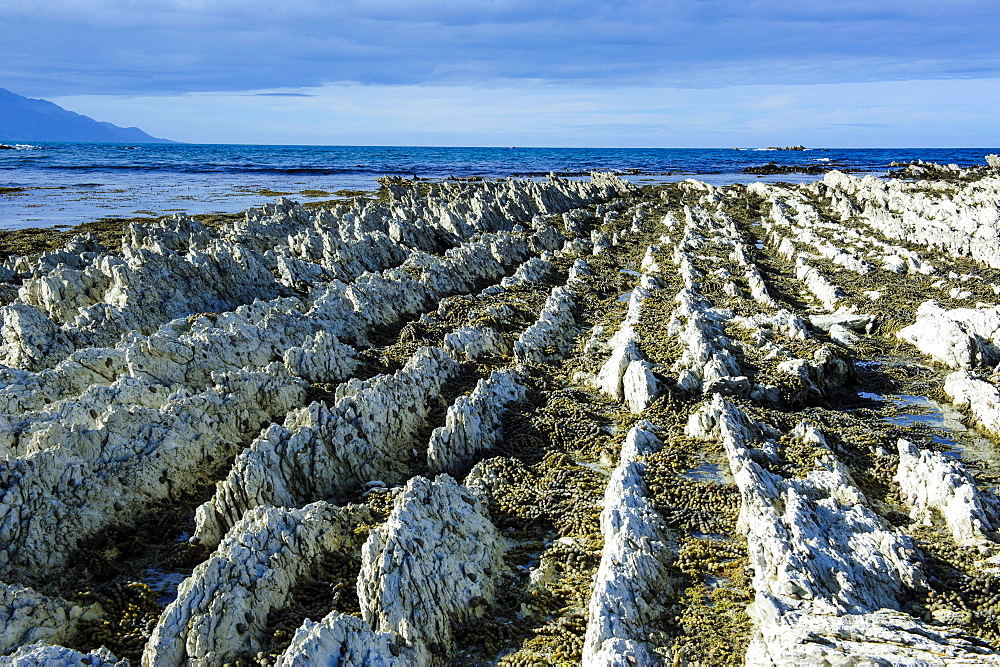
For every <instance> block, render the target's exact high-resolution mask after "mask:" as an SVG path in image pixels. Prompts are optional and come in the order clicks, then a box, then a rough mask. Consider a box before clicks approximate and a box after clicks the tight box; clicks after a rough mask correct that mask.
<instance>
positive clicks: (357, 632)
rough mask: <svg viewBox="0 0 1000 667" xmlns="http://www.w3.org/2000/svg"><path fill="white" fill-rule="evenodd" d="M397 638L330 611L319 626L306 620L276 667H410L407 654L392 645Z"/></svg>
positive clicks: (398, 646) (389, 633)
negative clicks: (375, 666) (354, 666)
mask: <svg viewBox="0 0 1000 667" xmlns="http://www.w3.org/2000/svg"><path fill="white" fill-rule="evenodd" d="M397 637H398V635H396V633H394V632H373V631H372V629H371V628H370V627H368V625H367V624H366V623H365V622H364V621H362V620H361V619H360V618H357V617H356V616H348V615H347V614H342V613H340V612H338V611H332V612H330V613H329V614H328V615H327V616H326V618H324V619H323V620H322V621H321V622H319V623H316V622H314V621H311V620H309V619H306V621H305V623H303V624H302V625H301V626H300V627H299V629H298V630H296V631H295V636H294V637H292V643H291V645H289V647H288V648H287V649H285V652H284V653H282V654H281V656H280V657H279V658H278V661H277V667H312V665H330V666H335V667H336V666H341V665H342V666H343V667H347V666H348V665H378V666H379V667H406V665H411V664H413V663H412V662H411V661H410V654H409V651H407V650H405V649H403V648H401V647H400V645H399V644H397V643H396V638H397Z"/></svg>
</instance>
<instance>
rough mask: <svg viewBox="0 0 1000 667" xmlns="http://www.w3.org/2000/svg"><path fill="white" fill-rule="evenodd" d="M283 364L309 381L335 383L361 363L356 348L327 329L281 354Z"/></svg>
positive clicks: (347, 376)
mask: <svg viewBox="0 0 1000 667" xmlns="http://www.w3.org/2000/svg"><path fill="white" fill-rule="evenodd" d="M284 361H285V367H286V368H287V369H288V372H290V373H291V374H293V375H297V376H299V377H300V378H302V379H304V380H305V381H306V382H310V383H334V382H340V381H342V380H346V379H347V378H349V377H350V376H351V375H352V374H353V373H354V372H355V371H356V370H357V368H358V366H360V365H361V361H360V360H359V359H358V358H357V355H356V353H355V350H354V348H353V347H351V346H350V345H345V344H343V343H341V342H340V341H339V340H337V337H336V336H334V335H333V334H330V333H327V332H326V331H317V332H316V333H315V334H313V335H312V336H310V337H309V338H307V339H306V340H305V341H304V342H303V344H302V345H301V346H296V347H292V348H289V349H288V350H286V351H285V354H284Z"/></svg>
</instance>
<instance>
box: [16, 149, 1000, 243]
mask: <svg viewBox="0 0 1000 667" xmlns="http://www.w3.org/2000/svg"><path fill="white" fill-rule="evenodd" d="M10 145H13V144H10ZM998 152H1000V149H996V148H974V149H970V148H961V149H958V148H920V149H914V148H899V149H881V148H880V149H824V148H810V149H807V150H804V151H775V150H767V149H763V148H752V147H751V148H745V149H739V150H737V149H716V148H711V149H701V148H518V147H504V148H434V147H400V146H247V145H225V144H220V145H205V144H135V145H128V144H102V143H35V144H31V145H19V146H18V148H17V149H16V150H0V229H21V228H26V227H52V226H57V225H70V226H72V225H76V224H80V223H83V222H90V221H93V220H98V219H101V218H109V217H113V218H129V217H137V216H161V215H169V214H171V213H174V212H178V211H181V212H185V213H191V214H195V213H235V212H238V211H242V210H244V209H246V208H248V207H250V206H257V205H260V204H263V203H265V202H268V201H273V200H274V199H275V198H277V197H278V196H281V194H285V195H287V196H289V197H291V198H292V199H296V200H298V201H302V202H307V201H317V200H323V199H330V198H333V197H335V196H336V195H334V194H333V193H336V192H337V191H342V190H372V189H375V188H377V187H378V184H377V183H376V181H375V179H376V178H377V177H378V176H381V175H383V174H395V175H399V176H404V177H407V178H412V177H419V178H423V179H432V180H440V179H448V178H468V177H472V176H478V177H481V178H504V177H529V178H540V177H544V175H545V174H547V173H549V172H556V173H558V174H561V175H564V176H568V177H571V178H578V177H584V176H586V175H587V174H588V173H589V172H591V171H613V172H616V173H619V174H621V175H622V176H623V177H624V178H627V179H628V180H630V181H632V182H635V183H639V184H641V183H645V182H662V181H677V180H683V179H685V178H697V179H699V180H704V181H707V182H709V183H713V184H716V185H723V184H728V183H734V182H741V183H747V182H753V181H757V180H763V181H768V182H773V181H787V182H800V181H809V180H814V179H816V178H821V176H815V175H806V174H788V175H778V176H763V177H759V176H753V175H751V174H746V173H741V172H742V171H743V170H744V169H745V168H747V167H754V166H760V165H763V164H765V163H768V162H775V163H777V164H779V165H797V166H809V165H821V166H837V167H839V168H846V169H849V170H853V171H856V172H858V171H860V172H867V173H872V174H874V175H876V176H882V175H885V172H886V169H887V167H888V165H889V163H890V162H893V161H897V162H908V161H911V160H924V161H932V162H938V163H942V164H958V165H961V166H969V165H973V164H984V160H983V156H984V155H986V154H988V153H998ZM11 188H14V189H19V190H14V191H11V190H10V189H11Z"/></svg>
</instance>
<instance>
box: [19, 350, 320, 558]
mask: <svg viewBox="0 0 1000 667" xmlns="http://www.w3.org/2000/svg"><path fill="white" fill-rule="evenodd" d="M214 380H215V385H214V386H213V387H212V388H211V389H209V390H208V391H205V392H202V393H200V394H195V395H193V396H192V395H189V394H187V393H186V392H183V391H178V392H176V393H175V394H174V395H171V396H170V397H168V400H166V401H165V402H164V403H162V405H160V406H159V407H155V406H156V403H154V404H153V405H154V407H144V406H141V405H137V404H130V405H111V406H104V405H100V404H99V403H94V404H92V405H93V406H94V407H91V408H90V410H92V413H91V412H90V411H86V412H80V411H78V412H77V413H76V414H77V415H78V416H79V417H80V419H82V420H88V419H93V420H95V421H94V422H93V424H94V425H93V426H88V425H87V424H86V423H85V421H84V422H80V423H76V424H74V423H69V424H67V425H66V426H65V427H63V426H62V425H60V424H53V425H52V427H51V428H49V429H47V430H45V431H41V432H39V433H38V435H37V436H36V438H40V437H45V438H49V439H51V446H48V445H47V446H44V447H37V446H36V447H35V448H34V451H31V452H30V453H27V454H26V455H25V456H21V457H18V458H14V459H11V460H8V461H6V462H5V463H4V465H3V466H2V467H0V482H2V484H0V489H2V490H0V506H3V507H9V508H10V510H9V511H7V512H6V513H5V515H3V516H0V574H4V573H9V572H12V571H14V570H16V571H17V572H18V574H19V576H21V577H44V576H45V575H46V574H47V573H48V572H51V571H52V570H53V569H54V568H58V567H61V566H63V565H64V564H65V562H66V558H67V557H68V555H69V553H70V552H71V550H72V549H74V548H75V545H76V542H77V540H79V539H81V538H85V537H88V536H90V535H92V534H94V533H96V532H97V531H99V530H101V529H102V528H104V527H106V526H109V525H111V524H114V523H119V522H121V523H124V522H128V521H131V520H133V519H134V517H136V516H137V515H138V513H139V512H141V511H143V509H144V508H146V507H148V506H149V505H150V504H151V503H153V502H156V501H158V500H163V499H168V498H174V497H177V496H178V495H179V494H182V493H185V492H186V491H188V490H190V489H192V488H193V487H194V486H196V485H197V484H200V483H204V482H205V481H206V477H207V475H208V473H209V472H210V470H211V469H212V468H213V461H222V460H224V459H225V458H226V457H227V456H231V455H233V454H234V453H235V451H237V450H238V449H239V447H240V446H241V445H242V444H243V443H245V441H246V439H248V436H250V434H252V433H255V432H256V431H257V429H259V428H260V424H261V423H262V422H266V421H269V420H270V419H271V418H272V417H273V416H275V415H280V414H284V413H286V412H287V411H288V410H290V409H291V408H292V407H293V406H296V405H300V404H301V401H302V398H303V394H304V392H303V386H302V382H301V380H298V379H297V378H292V377H291V376H289V375H288V373H287V371H285V368H284V366H283V365H282V364H280V363H277V362H275V363H272V364H270V365H269V366H267V367H265V368H263V369H261V370H260V371H247V372H243V371H239V372H234V373H220V374H217V375H215V376H214ZM98 393H100V392H98ZM84 405H86V404H84ZM98 409H100V410H102V412H98ZM80 507H86V508H87V511H86V512H81V511H80V509H79V508H80Z"/></svg>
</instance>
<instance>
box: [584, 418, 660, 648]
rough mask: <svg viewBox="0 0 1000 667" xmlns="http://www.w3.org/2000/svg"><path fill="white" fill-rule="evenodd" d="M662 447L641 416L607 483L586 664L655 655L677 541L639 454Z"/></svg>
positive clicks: (587, 639) (586, 645)
mask: <svg viewBox="0 0 1000 667" xmlns="http://www.w3.org/2000/svg"><path fill="white" fill-rule="evenodd" d="M660 447H661V443H660V441H659V440H658V439H657V438H656V436H655V435H654V434H653V432H652V424H650V423H649V422H647V421H645V420H643V421H640V422H639V423H638V424H637V425H636V426H635V427H634V428H632V429H631V430H630V431H629V433H628V435H627V436H626V438H625V442H624V443H623V445H622V451H621V458H620V460H619V463H618V466H617V467H616V468H615V470H614V472H612V474H611V479H610V480H609V481H608V487H607V490H606V491H605V493H604V510H603V511H602V512H601V533H602V535H603V536H604V549H603V552H602V554H601V564H600V566H599V567H598V570H597V575H596V577H595V580H594V589H593V593H592V595H591V598H590V606H589V610H588V618H587V633H586V636H585V639H584V645H583V663H582V664H584V665H588V666H591V665H592V666H595V667H596V666H597V665H607V666H609V667H610V666H612V665H623V664H628V662H627V661H628V656H632V657H634V658H635V657H641V658H642V659H643V660H646V659H648V658H651V657H652V656H654V655H655V654H654V653H653V650H652V649H653V647H652V646H651V645H650V644H649V643H648V638H649V629H650V625H651V624H652V623H654V622H655V621H657V620H658V619H659V618H660V617H661V616H662V615H663V613H664V612H665V606H664V604H663V602H662V600H663V599H664V596H669V595H671V594H672V591H673V584H672V582H671V580H670V577H669V575H668V570H667V567H668V566H669V564H670V562H671V561H672V560H673V558H674V556H675V554H676V551H677V545H676V544H675V543H674V540H673V539H672V538H671V537H670V535H669V531H668V530H667V528H666V525H665V524H664V523H663V519H662V517H661V516H660V514H659V512H658V511H657V510H656V508H655V506H654V504H653V502H652V500H650V499H649V498H648V497H647V496H648V492H647V490H646V486H645V484H644V482H643V475H644V473H645V464H644V463H643V462H641V461H640V460H639V459H640V457H643V456H647V455H649V454H653V453H655V452H657V451H659V449H660ZM659 662H660V660H659V659H658V660H656V663H659ZM639 664H654V663H651V662H642V663H639Z"/></svg>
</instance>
